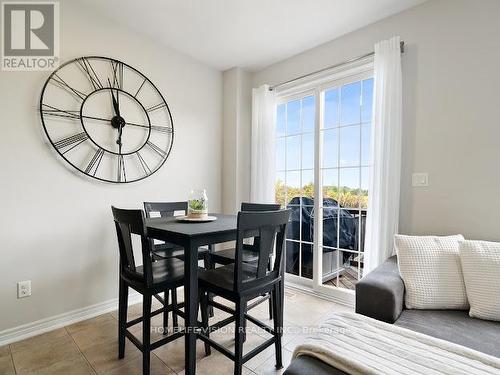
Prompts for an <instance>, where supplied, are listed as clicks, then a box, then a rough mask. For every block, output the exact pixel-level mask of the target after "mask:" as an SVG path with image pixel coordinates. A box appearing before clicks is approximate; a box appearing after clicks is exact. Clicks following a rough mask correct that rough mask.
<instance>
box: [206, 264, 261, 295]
mask: <svg viewBox="0 0 500 375" xmlns="http://www.w3.org/2000/svg"><path fill="white" fill-rule="evenodd" d="M241 267H242V268H241V271H242V281H248V280H253V279H255V276H256V274H257V267H256V266H254V265H252V264H246V263H242V265H241ZM198 280H199V281H200V284H202V285H205V286H207V285H208V286H209V285H214V286H216V287H218V288H222V289H226V290H228V291H232V290H233V289H234V287H233V285H234V264H228V265H226V266H223V267H219V268H216V269H213V270H205V269H203V268H199V269H198Z"/></svg>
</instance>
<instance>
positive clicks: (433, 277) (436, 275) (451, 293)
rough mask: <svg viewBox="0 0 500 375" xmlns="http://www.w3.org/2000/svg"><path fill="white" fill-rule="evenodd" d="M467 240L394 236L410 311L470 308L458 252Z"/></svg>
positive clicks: (459, 236)
mask: <svg viewBox="0 0 500 375" xmlns="http://www.w3.org/2000/svg"><path fill="white" fill-rule="evenodd" d="M463 239H464V238H463V236H462V235H456V236H445V237H440V236H404V235H396V236H395V237H394V244H395V247H396V251H397V254H398V264H399V272H400V274H401V278H402V279H403V281H404V284H405V305H406V308H407V309H451V310H467V309H468V308H469V303H468V301H467V294H466V291H465V283H464V279H463V275H462V268H461V265H460V257H459V252H458V250H459V241H461V240H463Z"/></svg>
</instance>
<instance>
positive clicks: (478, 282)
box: [460, 241, 500, 321]
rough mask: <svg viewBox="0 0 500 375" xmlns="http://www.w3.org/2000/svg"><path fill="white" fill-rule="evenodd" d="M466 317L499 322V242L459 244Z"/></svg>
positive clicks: (461, 242) (467, 242) (464, 242)
mask: <svg viewBox="0 0 500 375" xmlns="http://www.w3.org/2000/svg"><path fill="white" fill-rule="evenodd" d="M460 260H461V262H462V270H463V273H464V280H465V287H466V289H467V297H468V299H469V303H470V311H469V315H470V316H472V317H474V318H480V319H487V320H496V321H500V243H499V242H487V241H460Z"/></svg>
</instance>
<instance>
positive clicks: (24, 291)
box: [17, 280, 31, 298]
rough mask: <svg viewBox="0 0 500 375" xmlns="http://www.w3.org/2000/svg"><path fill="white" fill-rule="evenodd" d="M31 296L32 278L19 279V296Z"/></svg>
mask: <svg viewBox="0 0 500 375" xmlns="http://www.w3.org/2000/svg"><path fill="white" fill-rule="evenodd" d="M29 296H31V280H25V281H19V282H18V283H17V298H24V297H29Z"/></svg>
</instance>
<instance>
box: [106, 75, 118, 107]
mask: <svg viewBox="0 0 500 375" xmlns="http://www.w3.org/2000/svg"><path fill="white" fill-rule="evenodd" d="M108 83H109V88H110V90H111V99H112V100H113V108H114V109H115V114H116V115H117V116H120V104H119V102H118V90H116V99H115V95H114V94H113V88H112V87H111V81H110V80H109V78H108Z"/></svg>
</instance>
